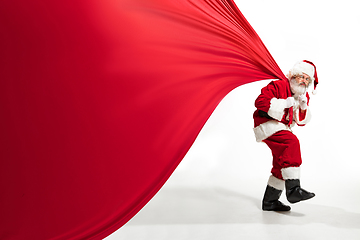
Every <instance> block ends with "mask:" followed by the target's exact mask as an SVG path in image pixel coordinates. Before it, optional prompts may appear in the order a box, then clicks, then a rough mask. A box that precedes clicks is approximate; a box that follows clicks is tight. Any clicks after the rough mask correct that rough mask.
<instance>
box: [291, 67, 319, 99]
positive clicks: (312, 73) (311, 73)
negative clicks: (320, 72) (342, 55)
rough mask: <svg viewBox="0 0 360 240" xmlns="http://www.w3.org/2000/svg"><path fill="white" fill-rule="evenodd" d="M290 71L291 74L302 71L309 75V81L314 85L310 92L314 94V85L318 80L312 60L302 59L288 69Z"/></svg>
mask: <svg viewBox="0 0 360 240" xmlns="http://www.w3.org/2000/svg"><path fill="white" fill-rule="evenodd" d="M290 73H291V75H292V76H294V75H299V74H303V73H305V74H307V75H309V76H310V78H311V81H312V83H313V85H314V90H313V91H312V93H313V94H316V86H317V85H318V83H319V80H318V77H317V72H316V67H315V65H314V64H313V63H312V62H310V61H308V60H303V61H301V62H297V63H296V64H295V65H294V67H293V68H292V69H291V70H290Z"/></svg>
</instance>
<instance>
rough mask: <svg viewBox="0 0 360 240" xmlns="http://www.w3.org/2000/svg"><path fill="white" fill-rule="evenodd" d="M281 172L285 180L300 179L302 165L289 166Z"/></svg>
mask: <svg viewBox="0 0 360 240" xmlns="http://www.w3.org/2000/svg"><path fill="white" fill-rule="evenodd" d="M281 174H282V176H283V178H284V179H285V180H288V179H300V167H288V168H283V169H281Z"/></svg>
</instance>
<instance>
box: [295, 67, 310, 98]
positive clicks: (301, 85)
mask: <svg viewBox="0 0 360 240" xmlns="http://www.w3.org/2000/svg"><path fill="white" fill-rule="evenodd" d="M310 81H311V78H310V76H309V75H307V74H305V73H303V74H301V75H298V76H295V77H293V78H291V80H290V88H291V92H292V93H293V94H294V95H295V96H299V95H302V94H304V93H305V92H306V89H307V88H308V86H309V84H310Z"/></svg>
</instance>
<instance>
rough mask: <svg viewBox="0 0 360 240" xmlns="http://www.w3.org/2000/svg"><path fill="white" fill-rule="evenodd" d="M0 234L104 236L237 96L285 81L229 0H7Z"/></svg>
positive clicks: (1, 17)
mask: <svg viewBox="0 0 360 240" xmlns="http://www.w3.org/2000/svg"><path fill="white" fill-rule="evenodd" d="M0 21H1V35H2V37H1V40H0V41H1V44H0V46H1V58H0V61H1V64H0V68H1V69H0V72H1V87H0V103H1V104H0V112H1V116H0V128H1V129H0V130H1V135H0V136H1V144H0V146H1V147H0V148H1V149H0V160H1V163H0V164H1V165H0V226H1V227H0V238H1V239H12V240H13V239H37V240H41V239H66V240H69V239H101V238H103V237H105V236H107V235H109V234H110V233H112V232H113V231H115V230H117V229H118V228H119V227H121V226H122V225H123V224H125V223H126V222H127V221H128V220H129V219H130V218H131V217H133V216H134V215H135V214H136V213H137V212H138V211H139V210H140V209H141V208H142V207H143V206H144V205H145V204H146V203H147V202H148V201H149V200H150V199H151V198H152V197H153V196H154V194H155V193H156V192H157V191H158V190H159V189H160V188H161V187H162V186H163V184H164V183H165V181H166V180H167V179H168V178H169V176H170V175H171V174H172V172H173V171H174V170H175V168H176V167H177V165H178V164H179V162H180V161H181V159H182V158H183V157H184V155H185V154H186V152H187V151H188V149H189V148H190V146H191V145H192V143H193V141H194V139H195V138H196V136H197V135H198V133H199V131H200V130H201V128H202V127H203V125H204V123H205V122H206V120H207V119H208V117H209V116H210V114H211V113H212V112H213V110H214V109H215V107H216V106H217V105H218V103H219V102H220V101H221V100H222V99H223V98H224V96H225V95H226V94H227V93H229V92H230V91H231V90H232V89H234V88H236V87H238V86H240V85H242V84H246V83H251V82H254V81H258V80H262V79H274V78H279V79H285V76H284V75H283V73H282V72H281V70H280V69H279V67H278V66H277V64H276V63H275V61H274V60H273V58H272V57H271V55H270V54H269V52H268V51H267V49H266V48H265V46H264V45H263V43H262V42H261V40H260V38H259V37H258V35H257V34H256V33H255V31H254V30H253V29H252V27H251V26H250V25H249V23H248V22H247V21H246V19H245V18H244V17H243V15H242V14H241V13H240V11H239V10H238V9H237V7H236V6H235V4H234V2H233V1H232V0H207V1H205V0H187V1H173V0H136V1H135V0H101V1H98V0H61V1H58V0H52V1H48V0H32V1H28V0H11V1H2V3H1V8H0Z"/></svg>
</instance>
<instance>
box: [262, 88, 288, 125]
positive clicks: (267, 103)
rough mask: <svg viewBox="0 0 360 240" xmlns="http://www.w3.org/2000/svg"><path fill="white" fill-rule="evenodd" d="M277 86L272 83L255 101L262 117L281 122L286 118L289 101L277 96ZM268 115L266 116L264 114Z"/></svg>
mask: <svg viewBox="0 0 360 240" xmlns="http://www.w3.org/2000/svg"><path fill="white" fill-rule="evenodd" d="M277 92H278V90H277V86H276V85H275V84H274V83H273V82H271V83H270V84H269V85H267V86H266V87H264V88H263V89H262V90H261V94H260V95H259V97H258V98H257V99H256V100H255V107H256V108H257V109H258V110H259V113H261V112H263V113H262V115H264V116H265V117H270V118H272V119H275V120H278V121H281V120H282V118H283V116H284V110H285V109H286V108H288V105H289V103H288V100H287V99H279V98H278V96H277ZM264 113H266V115H265V114H264Z"/></svg>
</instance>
